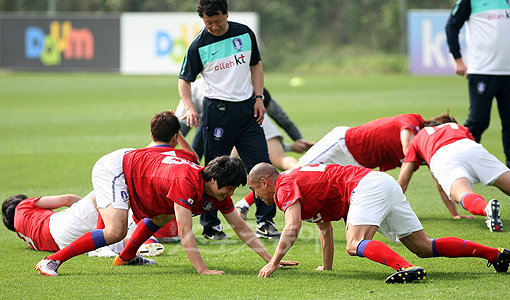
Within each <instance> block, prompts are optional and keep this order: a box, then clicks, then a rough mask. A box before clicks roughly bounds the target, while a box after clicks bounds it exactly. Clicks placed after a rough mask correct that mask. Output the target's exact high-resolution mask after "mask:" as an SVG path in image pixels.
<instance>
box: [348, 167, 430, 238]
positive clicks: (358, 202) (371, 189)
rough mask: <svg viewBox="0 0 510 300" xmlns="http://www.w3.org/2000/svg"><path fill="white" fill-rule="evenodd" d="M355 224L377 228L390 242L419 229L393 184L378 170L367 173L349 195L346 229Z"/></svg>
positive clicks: (401, 193)
mask: <svg viewBox="0 0 510 300" xmlns="http://www.w3.org/2000/svg"><path fill="white" fill-rule="evenodd" d="M356 225H375V226H378V227H379V229H378V231H379V232H380V233H381V234H383V235H384V236H385V237H387V238H388V239H389V240H390V241H394V242H397V241H398V240H399V239H401V238H403V237H406V236H408V235H410V234H411V233H413V232H416V231H418V230H421V229H423V226H422V225H421V223H420V220H418V217H417V216H416V214H415V213H414V211H413V210H412V208H411V205H410V204H409V202H407V199H406V196H405V195H404V193H403V192H402V188H401V187H400V185H399V184H398V183H397V181H396V180H395V179H394V178H393V177H391V176H390V175H388V174H386V173H384V172H379V171H373V172H370V173H368V174H367V175H366V176H365V177H363V179H361V180H360V182H359V183H358V186H357V187H356V188H355V189H354V190H353V192H352V195H351V204H350V207H349V213H348V214H347V227H346V230H347V228H348V226H356Z"/></svg>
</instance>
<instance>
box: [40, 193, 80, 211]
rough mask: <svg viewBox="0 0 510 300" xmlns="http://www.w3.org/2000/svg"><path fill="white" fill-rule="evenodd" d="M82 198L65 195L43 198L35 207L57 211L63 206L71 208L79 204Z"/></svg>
mask: <svg viewBox="0 0 510 300" xmlns="http://www.w3.org/2000/svg"><path fill="white" fill-rule="evenodd" d="M80 199H81V198H80V197H79V196H76V195H73V194H65V195H58V196H43V197H41V198H40V199H39V200H37V201H36V202H35V203H34V206H36V207H40V208H45V209H56V208H60V207H63V206H67V207H69V206H71V205H73V204H74V203H76V202H78V201H79V200H80Z"/></svg>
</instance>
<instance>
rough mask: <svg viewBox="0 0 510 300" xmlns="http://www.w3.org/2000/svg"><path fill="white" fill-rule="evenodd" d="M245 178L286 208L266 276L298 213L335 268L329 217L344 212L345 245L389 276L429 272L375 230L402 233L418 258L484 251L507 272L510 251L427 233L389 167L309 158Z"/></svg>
mask: <svg viewBox="0 0 510 300" xmlns="http://www.w3.org/2000/svg"><path fill="white" fill-rule="evenodd" d="M248 184H249V186H250V188H251V189H252V190H253V191H254V192H255V195H256V196H257V197H260V198H261V199H262V200H264V202H266V204H268V205H269V204H271V203H275V204H276V206H278V208H279V209H281V210H282V211H284V213H285V229H284V230H283V231H282V235H281V237H280V241H279V243H278V246H277V249H276V251H275V254H274V255H273V258H272V259H271V261H270V262H269V263H268V264H267V265H266V266H265V267H263V268H262V269H261V270H260V272H259V277H268V276H269V275H270V274H271V273H273V272H274V271H275V269H276V268H277V267H278V264H279V261H280V259H282V258H283V256H284V255H285V254H286V253H287V251H289V249H290V248H291V247H292V245H293V244H294V241H295V240H296V239H297V236H298V234H299V231H300V229H301V220H305V221H308V222H312V223H316V224H317V226H318V227H319V234H320V240H321V246H322V261H323V264H322V266H319V267H318V268H317V270H331V269H332V268H333V254H334V244H333V227H332V225H331V221H338V220H340V219H342V218H345V217H346V218H347V221H346V224H347V226H346V242H347V246H346V249H347V252H348V253H349V254H350V255H352V256H355V255H357V256H360V257H367V258H368V259H370V260H373V261H375V262H378V263H381V264H384V265H387V266H389V267H391V268H393V269H395V271H396V273H394V274H393V275H391V276H389V277H388V278H387V279H386V282H387V283H406V282H411V281H414V280H423V279H425V275H426V271H425V270H424V269H423V268H420V267H418V266H415V265H413V264H412V263H410V262H408V261H407V260H405V259H404V258H402V257H401V256H400V255H398V254H397V253H396V252H394V251H393V250H391V249H390V248H389V247H388V246H387V245H386V244H384V243H382V242H380V241H375V240H372V238H373V236H374V234H375V233H376V231H379V232H380V233H382V234H383V235H384V236H386V237H387V238H388V239H390V240H392V241H395V240H396V239H399V240H400V241H401V242H402V243H403V244H404V245H405V246H406V247H407V248H408V249H409V250H410V251H412V252H413V253H415V254H416V255H417V256H418V257H437V256H444V257H467V256H472V257H473V256H474V257H482V258H485V259H487V260H488V262H489V264H492V265H493V266H494V268H495V269H496V271H497V272H506V271H507V270H508V265H509V262H510V251H509V250H507V249H502V248H499V249H497V248H491V247H487V246H484V245H481V244H478V243H475V242H471V241H467V240H463V239H460V238H456V237H445V238H437V239H430V238H429V237H428V236H427V235H426V233H425V231H424V230H423V227H422V225H421V223H420V221H419V220H418V218H417V217H416V214H415V213H414V211H413V210H412V209H411V206H410V205H409V203H408V202H407V200H406V197H405V196H404V194H403V192H402V189H401V188H400V186H399V185H398V183H397V182H396V181H395V179H393V177H391V176H390V175H388V174H386V173H382V172H379V171H374V170H371V169H367V168H363V167H357V166H340V165H334V164H330V165H326V164H313V165H305V166H303V167H300V168H296V169H293V170H289V171H287V172H284V173H282V174H279V173H278V171H277V170H276V169H275V168H274V167H273V166H271V165H269V164H264V163H260V164H257V165H256V166H255V167H254V168H253V169H252V170H251V171H250V174H249V176H248Z"/></svg>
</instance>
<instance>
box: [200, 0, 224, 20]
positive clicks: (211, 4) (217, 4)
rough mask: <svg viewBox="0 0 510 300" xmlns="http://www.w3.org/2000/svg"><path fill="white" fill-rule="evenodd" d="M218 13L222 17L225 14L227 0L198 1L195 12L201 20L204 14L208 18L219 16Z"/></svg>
mask: <svg viewBox="0 0 510 300" xmlns="http://www.w3.org/2000/svg"><path fill="white" fill-rule="evenodd" d="M219 11H220V12H221V13H222V14H224V15H225V14H227V11H228V3H227V0H198V4H197V12H198V16H199V17H200V18H203V17H204V14H206V15H208V16H210V17H212V16H216V15H219V13H218V12H219Z"/></svg>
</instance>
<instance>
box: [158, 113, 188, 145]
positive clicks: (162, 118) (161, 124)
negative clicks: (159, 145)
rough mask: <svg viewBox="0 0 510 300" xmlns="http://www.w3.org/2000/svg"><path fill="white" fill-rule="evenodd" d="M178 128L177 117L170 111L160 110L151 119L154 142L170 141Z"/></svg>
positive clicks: (179, 127) (179, 125)
mask: <svg viewBox="0 0 510 300" xmlns="http://www.w3.org/2000/svg"><path fill="white" fill-rule="evenodd" d="M179 129H181V124H180V123H179V119H178V118H177V117H176V116H175V115H174V114H173V113H172V112H171V111H163V112H160V113H158V114H156V115H155V116H154V117H153V118H152V120H151V133H152V138H153V139H154V141H156V142H165V143H168V142H170V140H171V139H172V137H173V136H174V135H176V134H177V133H178V132H179Z"/></svg>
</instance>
